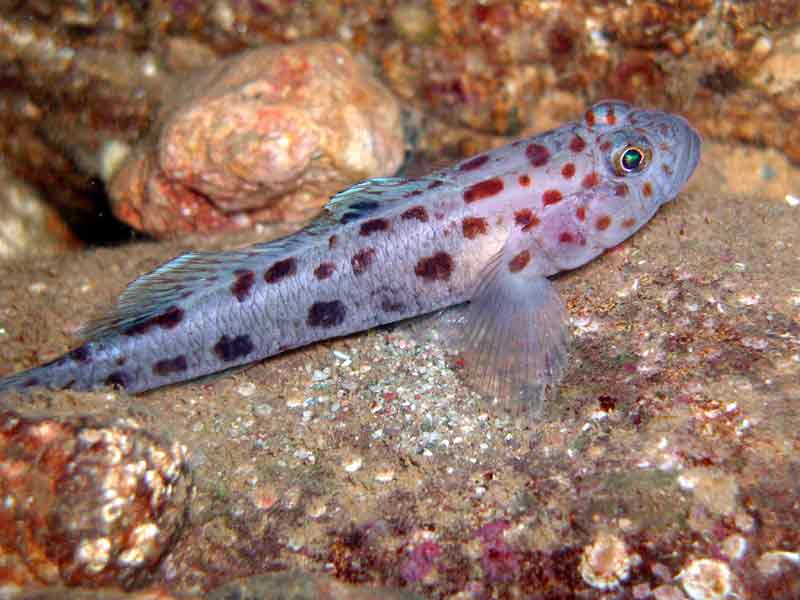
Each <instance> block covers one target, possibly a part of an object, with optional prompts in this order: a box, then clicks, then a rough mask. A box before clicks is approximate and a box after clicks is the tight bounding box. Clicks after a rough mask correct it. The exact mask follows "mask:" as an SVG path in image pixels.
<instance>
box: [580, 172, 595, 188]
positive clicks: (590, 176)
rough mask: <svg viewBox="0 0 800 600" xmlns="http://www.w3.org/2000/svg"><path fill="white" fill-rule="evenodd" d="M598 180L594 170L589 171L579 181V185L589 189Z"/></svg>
mask: <svg viewBox="0 0 800 600" xmlns="http://www.w3.org/2000/svg"><path fill="white" fill-rule="evenodd" d="M599 181H600V177H599V176H598V175H597V173H596V172H595V171H592V172H591V173H587V175H586V177H584V178H583V181H581V185H582V186H583V187H585V188H586V189H589V188H593V187H594V186H596V185H597V184H598V183H599Z"/></svg>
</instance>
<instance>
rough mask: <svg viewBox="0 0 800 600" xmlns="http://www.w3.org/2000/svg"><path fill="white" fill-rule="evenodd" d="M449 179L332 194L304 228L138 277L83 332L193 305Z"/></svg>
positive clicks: (379, 183) (193, 255) (91, 334)
mask: <svg viewBox="0 0 800 600" xmlns="http://www.w3.org/2000/svg"><path fill="white" fill-rule="evenodd" d="M447 183H448V182H447V181H446V180H445V179H442V178H438V177H423V178H419V179H404V178H402V177H379V178H375V179H367V180H365V181H362V182H360V183H357V184H355V185H353V186H351V187H349V188H347V189H346V190H343V191H341V192H339V193H338V194H336V195H334V196H333V197H331V199H330V201H329V202H328V203H327V204H326V205H325V210H324V212H323V213H322V214H321V215H320V216H319V217H318V218H317V219H316V220H314V221H313V222H312V223H310V224H309V225H308V226H307V227H306V228H305V229H303V230H301V231H298V232H297V233H294V234H292V235H289V236H287V237H284V238H280V239H277V240H273V241H271V242H267V243H263V244H256V245H254V246H250V247H249V248H245V249H242V250H230V251H225V252H189V253H187V254H182V255H180V256H178V257H176V258H173V259H172V260H170V261H168V262H166V263H164V264H163V265H161V266H159V267H157V268H156V269H155V270H153V271H151V272H150V273H146V274H145V275H142V276H141V277H139V278H138V279H136V280H134V281H133V282H132V283H131V284H130V285H128V287H127V288H126V289H125V291H123V292H122V294H121V295H120V297H119V298H118V299H117V301H116V303H115V304H114V306H113V307H112V308H111V310H110V311H109V312H108V314H107V315H105V316H103V317H101V318H99V319H96V320H94V321H92V322H90V323H89V324H87V325H86V327H84V328H83V330H82V332H81V333H82V335H83V337H85V338H97V337H102V336H104V335H108V334H112V333H119V332H126V331H133V330H135V329H136V328H137V327H140V326H143V325H146V324H147V323H150V322H152V321H153V320H154V319H158V318H160V317H162V316H163V315H165V314H167V313H168V312H169V311H170V310H174V309H175V308H176V307H183V306H187V305H189V306H190V305H191V304H193V303H195V302H197V301H198V299H199V298H201V297H202V296H203V295H204V293H207V292H208V291H209V290H216V289H219V287H220V286H230V285H231V284H232V283H233V282H234V281H235V280H236V278H237V276H238V275H237V273H241V272H242V271H248V270H249V271H257V270H258V269H259V267H261V268H263V267H265V266H266V265H269V264H271V263H273V262H275V261H278V260H281V259H282V258H285V257H287V256H289V255H292V254H298V253H300V252H301V251H302V250H304V249H306V248H308V247H310V246H313V245H316V244H318V243H326V244H327V243H328V237H329V235H330V234H331V232H333V231H334V230H336V229H338V228H340V227H341V226H342V225H346V224H347V223H349V222H351V221H354V220H357V219H361V218H362V217H365V216H367V215H371V214H384V213H386V212H388V211H390V210H392V209H393V208H394V207H395V206H396V205H397V204H398V203H399V202H401V201H407V200H408V199H409V198H412V197H414V196H418V195H422V194H423V193H424V192H425V191H427V190H431V189H434V188H437V187H439V186H444V185H445V184H447Z"/></svg>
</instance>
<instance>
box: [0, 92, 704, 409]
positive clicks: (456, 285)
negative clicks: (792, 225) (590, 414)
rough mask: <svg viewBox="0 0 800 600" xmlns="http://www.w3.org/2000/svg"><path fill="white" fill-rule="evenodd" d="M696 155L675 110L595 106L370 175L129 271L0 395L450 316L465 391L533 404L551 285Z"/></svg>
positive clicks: (542, 376)
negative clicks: (222, 241) (552, 123)
mask: <svg viewBox="0 0 800 600" xmlns="http://www.w3.org/2000/svg"><path fill="white" fill-rule="evenodd" d="M699 152H700V138H699V136H698V135H697V134H696V133H695V131H694V130H693V129H692V128H691V127H690V126H689V124H688V123H687V122H686V121H685V120H684V119H682V118H681V117H679V116H676V115H671V114H667V113H662V112H657V111H648V110H642V109H637V108H634V107H631V106H630V105H628V104H625V103H623V102H618V101H607V102H602V103H599V104H597V105H595V106H593V107H592V108H590V109H589V110H588V111H587V112H586V113H585V115H584V116H583V118H582V119H580V120H578V121H576V122H573V123H569V124H566V125H564V126H562V127H559V128H557V129H554V130H552V131H549V132H546V133H543V134H540V135H537V136H534V137H530V138H525V139H521V140H518V141H515V142H513V143H511V144H509V145H507V146H504V147H502V148H498V149H495V150H491V151H488V152H484V153H482V154H479V155H478V156H475V157H473V158H470V159H467V160H464V161H461V162H460V163H457V164H456V165H454V166H452V167H450V168H447V169H443V170H440V171H437V172H434V173H432V174H430V175H427V176H424V177H420V178H414V179H404V178H378V179H371V180H366V181H364V182H361V183H359V184H356V185H354V186H353V187H351V188H348V189H347V190H345V191H343V192H341V193H339V194H337V195H336V196H334V197H333V198H332V199H331V201H330V202H329V203H328V205H327V206H326V209H325V212H324V213H323V215H322V216H321V217H320V218H319V219H318V220H317V221H315V222H314V223H312V224H311V225H310V226H309V227H307V228H306V229H304V230H302V231H301V232H299V233H297V234H295V235H292V236H289V237H287V238H284V239H281V240H277V241H274V242H270V243H265V244H258V245H255V246H252V247H249V248H245V249H242V250H234V251H227V252H218V253H189V254H185V255H182V256H179V257H177V258H175V259H173V260H171V261H169V262H167V263H165V264H164V265H162V266H160V267H158V268H157V269H156V270H155V271H153V272H151V273H148V274H146V275H144V276H142V277H140V278H139V279H137V280H136V281H134V282H133V283H132V284H131V285H130V286H129V287H128V288H127V289H126V290H125V291H124V292H123V294H122V295H121V297H120V298H119V300H118V302H117V305H116V306H115V307H114V308H113V309H112V311H111V312H110V314H109V315H108V316H107V317H105V318H103V319H101V320H100V321H98V322H96V323H94V324H93V325H91V326H90V327H89V328H88V329H87V331H86V336H85V338H86V341H85V343H83V344H82V345H81V346H79V347H77V348H76V349H74V350H72V351H71V352H69V353H68V354H66V355H64V356H62V357H61V358H59V359H56V360H54V361H52V362H50V363H48V364H46V365H43V366H40V367H36V368H33V369H30V370H28V371H25V372H23V373H20V374H17V375H13V376H11V377H8V378H6V379H2V380H0V391H1V390H3V389H10V388H16V389H20V388H26V387H31V386H40V385H41V386H47V387H52V388H67V387H68V388H73V389H91V388H94V387H96V386H99V385H115V386H119V387H123V388H125V389H126V390H127V391H128V392H131V393H137V392H142V391H145V390H149V389H152V388H156V387H160V386H163V385H167V384H172V383H176V382H180V381H185V380H189V379H193V378H196V377H199V376H203V375H207V374H210V373H214V372H217V371H221V370H225V369H228V368H231V367H234V366H237V365H242V364H246V363H251V362H254V361H258V360H261V359H264V358H266V357H269V356H273V355H275V354H279V353H281V352H283V351H286V350H289V349H291V348H297V347H300V346H304V345H307V344H310V343H312V342H315V341H318V340H322V339H326V338H331V337H337V336H343V335H347V334H350V333H353V332H357V331H363V330H365V329H369V328H371V327H374V326H376V325H381V324H385V323H390V322H394V321H399V320H402V319H407V318H410V317H414V316H417V315H422V314H426V313H431V312H434V311H437V310H439V309H442V308H445V307H450V306H454V305H460V307H459V308H457V309H456V310H455V311H454V312H453V313H451V314H450V315H449V316H448V317H447V319H443V320H442V327H441V328H442V331H443V333H444V335H445V339H446V340H448V342H450V343H452V344H453V347H454V349H456V350H457V351H460V352H461V353H462V355H463V357H464V359H465V369H464V371H465V373H467V379H468V380H469V382H470V383H471V384H473V385H474V386H475V387H476V388H478V389H479V390H481V391H482V392H484V393H485V394H487V395H489V396H493V397H498V398H501V399H510V400H511V401H512V402H513V403H515V404H518V405H530V404H536V403H537V402H540V400H541V397H542V390H543V389H545V388H546V387H548V386H552V385H554V384H555V383H557V382H558V380H559V378H560V377H561V375H562V373H563V371H564V368H565V365H566V361H567V340H566V319H565V313H564V308H563V306H562V304H561V302H560V300H559V298H558V295H557V293H556V292H555V290H554V289H553V287H552V286H551V284H550V282H549V281H548V279H547V277H548V276H551V275H553V274H556V273H558V272H560V271H563V270H567V269H574V268H576V267H579V266H580V265H582V264H585V263H586V262H588V261H590V260H592V259H593V258H595V257H597V256H598V255H600V254H601V253H602V252H603V251H604V250H606V249H607V248H610V247H612V246H615V245H617V244H619V243H620V242H622V241H623V240H625V239H626V238H627V237H629V236H630V235H632V234H633V233H634V232H635V231H636V230H638V229H639V228H640V227H642V226H643V225H644V224H645V223H646V222H647V221H649V220H650V218H651V217H652V216H653V215H654V214H655V213H656V211H657V210H658V208H659V207H660V206H661V205H662V204H664V203H665V202H667V201H669V200H671V199H673V198H674V197H675V196H676V194H677V193H678V192H679V190H680V189H681V187H682V186H683V185H684V183H685V182H686V181H687V179H688V178H689V176H690V175H691V174H692V172H693V171H694V169H695V167H696V165H697V162H698V159H699Z"/></svg>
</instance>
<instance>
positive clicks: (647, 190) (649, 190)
mask: <svg viewBox="0 0 800 600" xmlns="http://www.w3.org/2000/svg"><path fill="white" fill-rule="evenodd" d="M642 194H644V196H645V198H649V197H650V196H652V195H653V186H652V185H650V182H649V181H645V182H644V185H642Z"/></svg>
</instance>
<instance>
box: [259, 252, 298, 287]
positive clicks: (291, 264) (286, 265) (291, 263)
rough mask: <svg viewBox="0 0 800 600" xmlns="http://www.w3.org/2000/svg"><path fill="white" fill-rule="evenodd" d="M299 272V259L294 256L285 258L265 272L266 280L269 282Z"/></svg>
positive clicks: (275, 281)
mask: <svg viewBox="0 0 800 600" xmlns="http://www.w3.org/2000/svg"><path fill="white" fill-rule="evenodd" d="M295 273H297V261H296V260H295V259H294V258H284V259H283V260H279V261H278V262H276V263H275V264H273V265H272V266H271V267H270V268H269V269H267V272H266V273H264V281H266V282H267V283H278V282H279V281H281V280H282V279H285V278H286V277H291V276H292V275H294V274H295Z"/></svg>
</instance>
